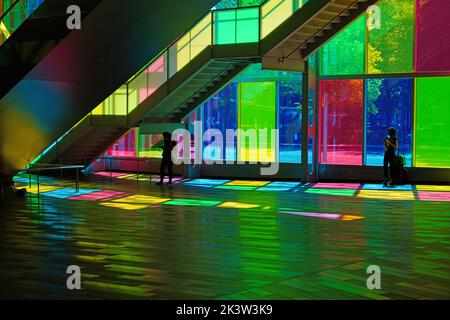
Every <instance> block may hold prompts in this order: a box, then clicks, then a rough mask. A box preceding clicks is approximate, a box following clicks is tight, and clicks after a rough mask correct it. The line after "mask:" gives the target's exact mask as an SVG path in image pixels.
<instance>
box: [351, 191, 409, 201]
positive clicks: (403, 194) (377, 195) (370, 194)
mask: <svg viewBox="0 0 450 320" xmlns="http://www.w3.org/2000/svg"><path fill="white" fill-rule="evenodd" d="M358 198H366V199H383V200H415V198H414V193H413V192H412V191H382V190H361V191H360V192H359V193H358Z"/></svg>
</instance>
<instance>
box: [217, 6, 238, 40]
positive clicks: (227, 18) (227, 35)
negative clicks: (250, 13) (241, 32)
mask: <svg viewBox="0 0 450 320" xmlns="http://www.w3.org/2000/svg"><path fill="white" fill-rule="evenodd" d="M214 27H215V28H214V33H215V34H214V43H215V44H227V43H235V42H236V10H225V11H217V12H215V13H214Z"/></svg>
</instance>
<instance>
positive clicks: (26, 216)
mask: <svg viewBox="0 0 450 320" xmlns="http://www.w3.org/2000/svg"><path fill="white" fill-rule="evenodd" d="M148 178H149V177H148V176H143V175H141V176H139V177H136V175H133V174H119V173H115V174H114V176H113V177H112V178H110V177H109V173H98V174H95V175H92V176H90V177H89V178H87V179H85V180H84V181H82V182H81V184H80V190H79V192H78V193H75V191H76V190H75V189H74V181H72V180H59V179H52V178H47V179H46V178H41V185H40V188H39V192H40V194H39V196H38V195H37V188H36V185H35V177H33V184H32V187H31V188H28V187H27V188H28V193H27V195H26V196H25V197H24V198H15V197H4V198H3V199H2V201H1V214H0V220H1V221H0V298H2V299H14V298H25V299H28V298H30V299H31V298H35V299H36V298H37V299H80V298H83V299H449V298H450V289H449V288H450V267H449V266H450V263H449V262H450V261H449V259H450V256H449V253H450V252H449V244H450V243H449V241H450V239H449V234H448V231H449V230H450V186H429V185H418V186H411V185H406V186H400V187H397V188H390V189H387V188H383V186H380V185H376V184H354V183H318V184H302V183H297V182H282V181H277V182H270V181H242V180H213V179H194V180H182V179H177V180H176V181H175V183H174V184H172V185H164V186H158V185H155V184H154V183H149V182H148ZM155 178H156V176H155ZM27 184H28V177H27V176H24V177H23V178H21V179H18V180H17V185H18V186H20V185H24V186H27ZM69 265H78V266H79V267H80V268H81V272H82V277H81V279H82V280H81V290H68V289H67V287H66V279H67V277H68V276H69V275H68V274H66V269H67V267H68V266H69ZM370 265H377V266H379V267H380V269H381V289H379V290H377V289H375V290H369V289H368V288H367V286H366V280H367V278H368V277H369V276H370V274H367V272H366V269H367V267H368V266H370Z"/></svg>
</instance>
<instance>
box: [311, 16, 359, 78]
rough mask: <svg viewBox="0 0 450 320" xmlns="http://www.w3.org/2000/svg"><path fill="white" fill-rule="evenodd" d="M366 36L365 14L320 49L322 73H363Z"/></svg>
mask: <svg viewBox="0 0 450 320" xmlns="http://www.w3.org/2000/svg"><path fill="white" fill-rule="evenodd" d="M365 38H366V17H365V15H363V16H361V17H360V18H358V19H357V20H356V21H354V22H353V23H352V24H350V25H349V26H348V27H347V28H345V29H344V30H343V31H341V32H340V33H339V34H338V35H336V36H335V37H334V38H333V39H331V40H330V41H328V42H327V43H326V44H325V45H324V46H323V47H322V48H321V49H320V74H321V75H346V74H363V73H364V47H365Z"/></svg>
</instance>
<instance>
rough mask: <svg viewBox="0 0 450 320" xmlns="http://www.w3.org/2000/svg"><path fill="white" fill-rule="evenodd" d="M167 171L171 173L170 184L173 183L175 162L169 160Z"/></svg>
mask: <svg viewBox="0 0 450 320" xmlns="http://www.w3.org/2000/svg"><path fill="white" fill-rule="evenodd" d="M167 171H169V183H172V178H173V162H172V161H171V160H169V161H168V162H167Z"/></svg>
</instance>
